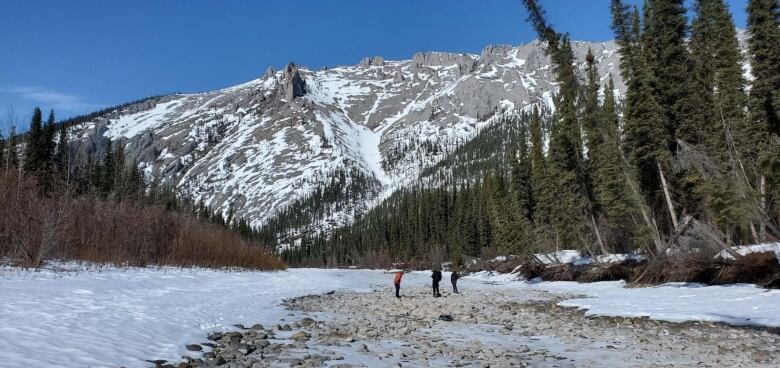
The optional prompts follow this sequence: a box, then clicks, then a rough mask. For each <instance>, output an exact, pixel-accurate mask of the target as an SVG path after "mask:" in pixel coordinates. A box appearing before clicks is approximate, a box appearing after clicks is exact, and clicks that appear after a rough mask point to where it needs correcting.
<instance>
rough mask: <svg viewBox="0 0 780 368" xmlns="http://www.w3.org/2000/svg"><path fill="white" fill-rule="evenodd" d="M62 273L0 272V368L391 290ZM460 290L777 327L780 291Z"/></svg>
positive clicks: (130, 352) (71, 358)
mask: <svg viewBox="0 0 780 368" xmlns="http://www.w3.org/2000/svg"><path fill="white" fill-rule="evenodd" d="M65 268H72V269H73V271H72V272H61V271H60V272H54V271H51V270H43V271H39V272H28V271H20V270H18V269H9V268H5V269H0V356H1V357H3V358H2V359H0V366H3V367H5V366H8V367H17V366H69V367H85V366H86V367H103V366H117V365H123V366H128V367H135V366H144V365H146V364H147V363H144V361H143V359H158V358H159V359H169V360H174V361H175V360H176V359H178V358H179V357H180V356H181V355H184V354H185V353H186V351H185V349H184V344H185V343H190V342H193V341H203V340H204V338H205V336H206V334H207V333H208V332H209V331H213V330H226V329H231V328H232V327H231V326H232V325H233V324H235V323H243V324H252V323H262V324H272V323H275V322H276V321H278V320H280V319H282V318H286V317H287V315H288V313H289V312H288V311H287V310H285V309H284V308H283V307H282V306H280V304H279V302H280V300H281V299H282V298H289V297H294V296H301V295H306V294H313V293H323V292H326V291H330V290H334V289H351V290H358V291H369V290H371V289H374V288H378V287H379V288H388V290H389V289H390V283H391V280H392V274H391V273H389V272H383V271H369V270H320V269H292V270H289V271H282V272H226V271H213V270H201V269H194V270H190V269H184V270H181V269H174V268H159V269H151V268H147V269H116V268H103V269H101V270H98V269H93V270H91V271H86V270H84V269H83V268H79V267H76V266H74V265H65ZM76 270H78V272H76ZM448 276H449V275H445V280H446V279H447V277H448ZM429 282H430V278H429V274H428V273H427V272H412V273H410V274H407V275H406V276H405V277H404V286H405V287H408V286H413V285H424V284H428V283H429ZM461 288H462V289H463V290H475V289H478V290H480V291H489V290H490V289H491V288H502V289H506V288H511V289H517V291H518V297H519V298H520V297H521V294H522V290H523V289H527V288H532V289H539V290H545V291H549V292H554V293H559V292H560V293H567V294H578V295H583V296H588V297H589V298H576V299H570V300H565V301H563V302H561V304H562V305H566V306H576V307H580V308H583V309H587V310H588V312H587V313H591V314H603V315H623V316H650V317H651V318H658V319H664V320H670V321H683V320H707V321H723V322H727V323H734V324H748V325H765V326H780V314H778V313H777V311H778V310H780V291H777V290H770V291H767V290H763V289H759V288H756V287H754V286H751V285H734V286H708V287H705V286H699V285H683V284H670V285H664V286H660V287H654V288H636V289H625V288H623V284H622V283H620V282H603V283H592V284H577V283H563V282H541V283H533V282H526V281H522V280H514V276H511V275H502V276H495V275H489V274H486V273H483V274H477V275H474V276H469V277H466V278H464V280H463V282H462V284H461ZM388 292H389V291H388Z"/></svg>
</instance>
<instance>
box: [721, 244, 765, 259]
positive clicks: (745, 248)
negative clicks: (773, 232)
mask: <svg viewBox="0 0 780 368" xmlns="http://www.w3.org/2000/svg"><path fill="white" fill-rule="evenodd" d="M731 249H732V250H733V251H735V252H737V254H740V255H743V256H744V255H748V254H750V253H763V252H774V253H775V258H777V260H778V262H780V243H765V244H754V245H741V246H737V247H731ZM715 257H716V258H722V259H734V257H733V256H732V255H731V254H729V253H728V252H727V251H725V250H722V251H720V253H718V254H717V255H716V256H715Z"/></svg>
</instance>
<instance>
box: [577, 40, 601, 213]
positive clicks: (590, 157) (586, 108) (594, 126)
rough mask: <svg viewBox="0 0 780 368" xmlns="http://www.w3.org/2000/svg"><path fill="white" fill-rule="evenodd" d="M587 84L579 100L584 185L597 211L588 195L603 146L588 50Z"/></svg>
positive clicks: (596, 85)
mask: <svg viewBox="0 0 780 368" xmlns="http://www.w3.org/2000/svg"><path fill="white" fill-rule="evenodd" d="M585 62H586V73H587V84H586V85H585V87H584V88H583V96H582V98H581V105H582V119H581V120H582V128H583V131H584V132H585V147H586V150H587V160H585V162H584V164H585V172H586V184H587V185H588V193H589V198H590V199H591V201H592V202H593V206H594V210H596V211H597V210H598V205H599V203H598V202H597V201H594V200H593V197H592V196H591V195H590V193H592V191H593V186H594V185H595V183H593V176H594V171H595V169H596V168H597V167H599V166H600V165H601V160H602V159H601V157H600V156H599V153H600V152H599V150H598V148H599V147H601V145H603V144H604V137H603V134H602V132H601V131H600V130H601V118H602V116H601V111H600V109H599V89H600V88H601V87H600V85H599V75H598V70H597V68H596V59H595V57H594V56H593V53H592V52H591V50H590V48H588V53H587V54H586V56H585Z"/></svg>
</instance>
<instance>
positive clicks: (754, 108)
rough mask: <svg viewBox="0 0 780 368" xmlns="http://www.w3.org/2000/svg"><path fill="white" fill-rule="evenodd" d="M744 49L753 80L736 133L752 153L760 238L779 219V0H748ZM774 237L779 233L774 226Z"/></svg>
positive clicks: (779, 220)
mask: <svg viewBox="0 0 780 368" xmlns="http://www.w3.org/2000/svg"><path fill="white" fill-rule="evenodd" d="M747 12H748V18H747V30H748V33H749V39H748V51H749V54H750V63H751V71H752V74H753V81H752V84H751V89H750V93H749V94H748V110H749V113H748V114H749V121H748V123H747V124H746V125H745V129H743V131H742V132H740V134H739V135H740V136H741V139H742V140H744V141H748V140H749V141H750V142H751V146H750V147H752V148H753V149H752V152H750V151H749V154H750V153H752V154H753V155H754V156H756V166H757V169H756V171H757V173H756V182H757V185H756V188H757V192H758V194H759V199H758V202H759V206H758V207H759V212H760V216H761V217H762V225H761V229H760V231H761V235H760V238H761V240H762V241H763V240H764V239H766V235H764V232H765V228H766V227H767V226H765V225H771V223H772V221H773V219H772V217H775V218H776V219H774V222H775V223H779V222H780V200H778V199H774V200H773V198H778V197H780V47H778V45H780V28H778V27H780V19H778V18H779V17H780V15H778V14H779V13H780V1H778V0H750V1H749V2H748V7H747ZM772 227H773V229H772V230H773V231H774V232H775V233H776V234H775V236H780V230H778V229H777V227H778V225H774V226H772Z"/></svg>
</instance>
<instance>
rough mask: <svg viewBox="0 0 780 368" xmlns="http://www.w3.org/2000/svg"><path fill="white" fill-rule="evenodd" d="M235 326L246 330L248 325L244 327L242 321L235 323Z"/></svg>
mask: <svg viewBox="0 0 780 368" xmlns="http://www.w3.org/2000/svg"><path fill="white" fill-rule="evenodd" d="M233 327H235V328H237V329H239V330H246V327H244V325H242V324H240V323H236V324H234V325H233Z"/></svg>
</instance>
